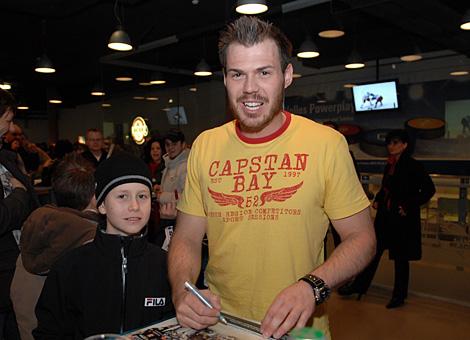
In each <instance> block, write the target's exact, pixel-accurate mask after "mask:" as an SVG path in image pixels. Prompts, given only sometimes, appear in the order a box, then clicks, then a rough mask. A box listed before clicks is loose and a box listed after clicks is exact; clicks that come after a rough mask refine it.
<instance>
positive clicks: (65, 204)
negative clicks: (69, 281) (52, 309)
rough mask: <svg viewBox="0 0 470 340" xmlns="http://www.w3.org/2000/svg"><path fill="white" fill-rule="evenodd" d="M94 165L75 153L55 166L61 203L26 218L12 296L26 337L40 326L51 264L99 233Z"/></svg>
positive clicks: (29, 339) (54, 183)
mask: <svg viewBox="0 0 470 340" xmlns="http://www.w3.org/2000/svg"><path fill="white" fill-rule="evenodd" d="M93 171H94V169H93V167H92V165H91V164H90V163H89V162H88V161H86V160H84V159H83V158H81V157H79V156H78V155H75V154H73V153H72V154H69V155H66V156H65V157H64V158H63V160H62V161H60V163H58V164H57V166H56V167H55V171H54V174H53V177H52V191H53V193H54V197H55V199H56V203H57V206H55V205H45V206H42V207H40V208H38V209H36V210H35V211H33V212H32V213H31V215H30V216H29V217H28V219H27V220H26V221H25V222H24V224H23V228H22V232H21V239H20V248H21V256H19V257H18V260H17V262H16V271H15V275H14V277H13V282H12V285H11V299H12V301H13V307H14V310H15V314H16V318H17V321H18V328H19V331H20V335H21V339H22V340H32V339H33V336H32V331H33V329H34V328H36V327H37V320H36V316H35V314H34V308H35V307H36V303H37V301H38V298H39V294H40V293H41V290H42V287H43V285H44V281H45V280H46V277H47V274H48V272H49V270H50V269H51V266H52V265H53V264H54V263H55V262H56V261H57V259H58V258H60V257H61V256H62V255H64V254H65V253H66V252H68V251H70V250H71V249H73V248H76V247H78V246H80V245H82V244H84V243H85V242H88V241H90V240H92V239H93V238H94V237H95V232H96V227H97V224H98V221H99V215H98V212H97V211H96V201H95V198H94V195H95V181H94V177H93Z"/></svg>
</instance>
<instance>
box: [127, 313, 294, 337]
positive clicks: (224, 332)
mask: <svg viewBox="0 0 470 340" xmlns="http://www.w3.org/2000/svg"><path fill="white" fill-rule="evenodd" d="M224 316H225V318H226V319H227V321H228V323H229V324H228V325H224V324H222V323H220V322H219V323H218V324H216V325H214V326H211V327H209V328H205V329H202V330H195V329H191V328H184V327H181V326H180V325H179V324H178V321H177V320H176V318H172V319H169V320H166V321H163V322H160V323H157V324H155V325H151V326H149V327H147V328H144V329H141V330H137V331H135V332H133V333H131V334H129V335H128V336H127V337H128V339H129V340H140V339H143V340H147V339H152V340H160V339H161V340H177V339H178V340H186V339H188V340H189V339H191V340H206V339H210V340H252V339H256V340H257V339H263V337H262V336H261V334H260V333H259V331H258V332H256V330H255V329H254V327H253V325H254V323H253V322H251V321H246V325H247V326H248V327H245V323H244V322H243V319H239V318H232V317H231V316H229V315H227V314H224ZM234 320H235V322H232V321H234ZM258 330H259V325H258ZM281 339H286V337H283V338H281Z"/></svg>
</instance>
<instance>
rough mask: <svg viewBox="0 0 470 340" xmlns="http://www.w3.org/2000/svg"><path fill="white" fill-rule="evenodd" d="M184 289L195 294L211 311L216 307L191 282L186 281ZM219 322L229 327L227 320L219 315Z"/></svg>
mask: <svg viewBox="0 0 470 340" xmlns="http://www.w3.org/2000/svg"><path fill="white" fill-rule="evenodd" d="M184 287H185V288H186V289H187V290H188V291H189V292H190V293H191V294H193V295H194V296H196V297H197V298H198V299H199V301H201V302H202V303H203V304H204V305H206V306H207V307H209V308H210V309H214V307H213V306H212V305H211V303H210V302H209V301H207V299H206V298H205V297H204V295H202V294H201V292H200V291H199V290H198V289H197V288H196V287H195V286H194V285H193V284H192V283H191V282H189V281H186V282H185V283H184ZM219 320H220V321H221V322H222V323H223V324H225V325H227V324H228V323H227V320H226V319H225V318H224V317H223V316H222V315H221V314H219Z"/></svg>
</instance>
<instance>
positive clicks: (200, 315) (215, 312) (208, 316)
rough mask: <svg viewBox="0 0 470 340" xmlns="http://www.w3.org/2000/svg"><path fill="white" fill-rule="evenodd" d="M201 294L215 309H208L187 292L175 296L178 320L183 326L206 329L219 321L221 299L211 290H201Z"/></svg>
mask: <svg viewBox="0 0 470 340" xmlns="http://www.w3.org/2000/svg"><path fill="white" fill-rule="evenodd" d="M201 293H202V295H204V296H205V297H206V298H207V300H209V302H210V303H211V305H212V306H213V307H214V308H213V309H211V308H209V307H206V306H205V305H204V304H203V303H202V302H201V301H199V299H198V298H197V297H195V296H194V295H193V294H191V293H189V292H188V291H186V290H184V291H181V292H180V293H179V294H178V295H174V296H173V303H174V305H175V309H176V318H177V319H178V323H179V324H180V325H181V326H183V327H189V328H193V329H204V328H207V327H209V326H213V325H215V324H216V323H217V322H218V321H219V314H220V311H221V305H220V298H219V297H218V296H217V295H215V294H213V293H212V292H211V291H210V290H209V289H205V290H201Z"/></svg>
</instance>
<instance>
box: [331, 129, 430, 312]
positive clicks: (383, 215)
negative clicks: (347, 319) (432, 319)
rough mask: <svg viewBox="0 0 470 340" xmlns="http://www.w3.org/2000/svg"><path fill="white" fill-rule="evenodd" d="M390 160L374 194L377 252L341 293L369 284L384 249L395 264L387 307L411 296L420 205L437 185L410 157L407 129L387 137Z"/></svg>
mask: <svg viewBox="0 0 470 340" xmlns="http://www.w3.org/2000/svg"><path fill="white" fill-rule="evenodd" d="M385 140H386V142H387V149H388V154H389V156H388V160H387V165H386V166H385V170H384V174H383V178H382V186H381V188H380V190H379V192H378V193H377V195H376V196H375V199H374V203H373V208H374V209H377V214H376V217H375V223H374V225H375V233H376V235H377V253H376V255H375V257H374V259H373V260H372V262H371V263H370V264H369V266H367V268H366V269H365V270H364V271H363V272H362V273H360V274H359V275H358V276H357V277H356V278H355V279H354V281H353V283H352V284H351V285H350V286H349V287H344V288H343V289H340V290H338V293H339V294H340V295H343V296H346V295H352V294H358V295H359V298H360V296H362V294H365V293H366V292H367V290H368V289H369V287H370V284H371V282H372V279H373V278H374V275H375V272H376V271H377V267H378V265H379V262H380V258H381V257H382V254H383V252H384V250H385V249H388V251H389V257H390V259H391V260H393V261H394V264H395V280H394V284H393V293H392V298H391V300H390V301H389V302H388V304H387V306H386V307H387V308H397V307H400V306H402V305H403V304H404V303H405V300H406V298H407V296H408V282H409V275H410V267H409V266H410V265H409V261H416V260H420V259H421V215H420V211H421V205H423V204H425V203H426V202H428V201H429V200H430V199H431V197H432V196H433V195H434V193H435V191H436V190H435V187H434V184H433V182H432V180H431V178H430V177H429V175H428V174H427V172H426V170H425V169H424V167H423V165H422V164H421V163H420V162H418V161H417V160H415V159H414V158H413V157H411V148H410V140H409V137H408V134H407V133H406V131H405V130H392V131H390V132H389V133H388V134H387V136H386V139H385Z"/></svg>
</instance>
